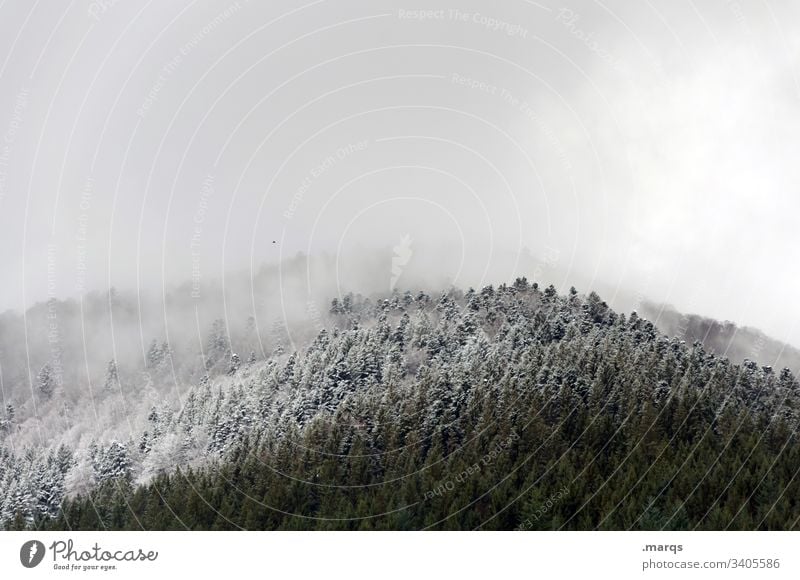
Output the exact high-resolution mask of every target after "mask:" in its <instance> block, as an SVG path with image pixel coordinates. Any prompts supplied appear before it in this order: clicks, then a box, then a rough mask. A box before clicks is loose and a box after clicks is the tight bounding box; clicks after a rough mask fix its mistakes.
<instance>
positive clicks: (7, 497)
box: [0, 279, 800, 530]
mask: <svg viewBox="0 0 800 580" xmlns="http://www.w3.org/2000/svg"><path fill="white" fill-rule="evenodd" d="M329 322H330V323H329V325H328V327H327V328H326V329H325V330H323V331H321V332H320V333H319V335H318V336H317V337H316V338H315V339H314V340H313V341H311V342H310V343H309V344H308V345H307V346H306V347H304V348H302V349H300V350H298V351H297V352H282V351H281V349H277V350H276V351H275V352H274V353H273V354H272V355H271V356H270V357H268V358H267V360H263V361H259V360H255V358H254V359H252V360H250V361H249V362H248V361H244V360H242V359H241V358H240V357H239V356H237V355H233V354H231V355H230V359H231V364H230V365H229V370H228V373H227V374H222V375H218V376H214V375H213V374H212V376H210V377H209V376H206V377H203V378H202V379H200V380H199V381H198V383H197V384H196V385H194V386H193V387H192V388H191V389H190V390H189V391H188V393H187V394H186V395H185V396H184V397H183V398H182V405H180V406H169V405H154V406H153V407H152V409H151V411H150V412H149V414H148V419H147V426H146V428H145V429H142V430H141V432H137V433H135V434H132V435H131V437H130V438H129V439H128V440H125V441H115V442H112V443H107V444H102V443H100V444H93V445H91V446H89V448H88V449H86V450H82V451H80V452H77V453H73V452H72V451H71V450H70V449H68V448H61V449H59V450H53V451H50V452H49V453H47V454H43V453H38V454H37V453H35V452H33V451H31V453H29V454H19V453H17V454H10V453H8V452H5V453H4V460H3V461H2V463H0V466H1V467H0V470H1V471H0V482H2V484H0V485H2V489H0V492H1V493H0V498H2V500H0V501H2V506H0V507H1V508H2V512H0V516H2V517H3V518H4V519H5V522H6V526H7V527H11V528H22V527H39V528H45V529H106V528H107V529H185V528H189V529H423V528H431V529H475V528H480V529H595V528H600V529H693V528H698V529H759V528H770V529H785V530H788V529H793V528H795V529H796V528H797V526H798V517H800V503H799V502H800V487H799V486H800V478H798V477H796V476H797V472H798V470H800V451H799V450H798V446H797V437H796V435H795V428H796V426H797V420H798V409H800V406H799V405H800V386H799V385H798V382H797V381H796V379H795V377H794V376H793V375H792V373H791V372H790V371H788V370H784V371H776V370H773V369H771V368H768V367H761V366H759V365H757V364H756V363H753V362H750V361H745V362H744V363H743V364H741V365H739V364H734V363H732V362H731V361H729V360H728V359H726V358H722V357H719V356H717V355H715V354H712V353H709V352H707V351H706V350H705V349H704V347H703V346H702V345H701V344H700V343H695V344H685V343H683V342H680V341H678V340H676V339H670V338H668V337H667V336H665V335H663V334H661V333H660V332H658V331H657V329H656V328H655V327H654V326H653V324H652V323H650V322H648V321H646V320H643V319H641V318H640V317H639V316H637V315H636V314H630V315H627V316H626V315H623V314H618V313H616V312H614V311H612V310H611V309H609V308H608V306H607V305H606V304H605V303H604V302H603V301H602V300H601V299H600V298H599V297H598V296H597V295H595V294H590V295H588V296H582V295H579V294H578V293H577V292H575V291H571V292H570V293H569V294H568V295H566V296H560V295H558V294H557V293H556V291H555V289H554V288H552V287H549V288H547V289H541V288H539V287H538V286H537V285H536V284H532V285H531V284H529V283H528V281H527V280H525V279H519V280H517V281H516V282H515V283H514V284H513V285H510V286H506V285H502V286H499V287H496V288H494V287H486V288H483V289H482V290H479V291H473V290H470V291H468V292H466V293H463V292H460V291H455V290H454V291H450V292H448V293H445V294H442V295H441V296H428V295H426V294H425V293H423V292H420V293H419V294H411V293H406V294H403V295H401V294H397V293H396V294H394V295H393V296H391V297H389V298H388V299H386V300H382V299H381V300H368V299H363V298H360V297H354V296H352V295H348V296H346V297H345V298H344V299H343V300H334V301H333V303H332V304H331V308H330V319H329ZM76 480H78V481H80V482H82V483H81V485H80V486H76V485H75V481H76ZM65 486H66V487H67V488H69V489H73V490H75V489H77V490H78V491H80V493H79V494H77V495H74V496H71V497H65V494H64V489H65Z"/></svg>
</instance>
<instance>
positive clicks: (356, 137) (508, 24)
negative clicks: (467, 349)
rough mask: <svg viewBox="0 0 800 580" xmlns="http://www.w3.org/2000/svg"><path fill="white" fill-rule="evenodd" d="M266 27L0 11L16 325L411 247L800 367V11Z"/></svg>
mask: <svg viewBox="0 0 800 580" xmlns="http://www.w3.org/2000/svg"><path fill="white" fill-rule="evenodd" d="M263 4H267V5H265V6H262V5H261V3H256V2H245V1H243V0H240V1H239V2H238V4H237V3H236V2H226V1H222V2H208V1H205V2H178V1H172V2H168V3H159V2H151V3H149V4H145V3H144V2H132V1H128V0H119V1H117V2H106V3H105V8H103V7H101V5H100V3H90V2H86V1H75V2H72V3H69V4H68V3H65V2H56V1H54V0H43V1H40V2H38V3H32V2H29V1H27V0H8V1H6V2H5V3H3V4H2V8H0V247H2V253H0V261H1V263H0V265H2V272H3V273H4V283H3V284H2V285H0V309H4V308H15V309H20V308H23V307H26V306H30V305H32V304H33V303H34V302H36V301H39V300H43V299H45V298H47V297H48V296H50V295H53V296H57V297H67V296H75V295H77V294H79V293H80V291H81V290H92V289H103V288H107V287H108V286H110V285H116V286H117V287H121V288H128V289H132V288H136V287H137V286H140V287H142V288H145V289H157V288H161V287H162V286H163V285H164V284H167V285H172V284H176V283H179V282H183V281H186V280H189V279H191V277H192V275H193V273H194V274H197V273H198V272H200V273H201V275H202V276H203V277H206V276H208V277H214V276H219V275H222V274H223V273H224V272H227V271H231V270H241V269H247V268H249V267H250V266H251V264H255V265H258V264H261V263H264V262H270V261H276V260H279V259H281V258H282V257H289V256H293V255H294V254H295V253H296V252H298V251H303V252H309V251H310V252H311V253H319V252H323V251H324V252H330V253H338V255H339V260H340V263H341V272H342V276H347V273H348V271H349V270H352V271H355V270H356V269H357V268H359V265H360V264H361V263H362V257H363V255H364V253H365V252H366V253H369V252H372V251H377V250H378V249H383V248H392V247H395V246H397V245H398V244H400V243H401V240H402V239H403V237H404V236H405V235H408V236H409V237H410V239H411V240H412V241H411V251H410V257H407V258H404V259H402V260H401V261H403V262H404V264H403V265H402V268H404V269H405V270H406V272H407V278H411V277H412V273H415V271H416V273H418V274H420V275H423V274H425V273H426V272H428V271H434V272H436V273H437V274H440V273H444V274H446V275H448V276H450V277H451V278H452V279H453V280H454V281H455V282H456V283H460V284H461V285H467V284H476V283H479V282H481V281H482V282H484V283H489V282H501V281H504V280H506V279H507V278H508V277H509V276H512V275H514V274H516V273H518V272H515V271H514V268H513V264H514V259H513V258H512V259H508V257H509V256H511V257H513V256H515V255H516V253H517V252H519V251H520V250H522V249H523V248H526V249H529V250H530V251H531V252H532V253H533V254H534V255H536V256H547V255H549V256H551V259H550V261H549V262H548V261H547V260H548V259H547V258H541V259H542V260H545V262H546V263H547V266H548V268H549V269H550V270H558V271H559V272H560V273H561V274H563V276H564V280H565V281H567V282H570V281H582V282H583V283H584V286H583V287H582V288H581V289H582V290H583V289H586V288H585V286H586V285H589V284H592V285H594V284H602V285H604V286H605V287H608V286H611V287H612V288H613V287H617V288H619V289H620V291H621V292H624V293H627V294H636V293H640V294H642V295H646V296H647V297H649V298H651V299H653V300H657V301H662V300H663V301H667V302H670V303H673V304H674V305H675V306H676V307H677V308H679V309H681V310H684V311H689V312H696V313H701V314H705V315H708V316H713V317H716V318H720V319H729V320H733V321H736V322H737V323H740V324H746V325H752V326H757V327H760V328H762V329H764V330H765V331H767V332H768V333H770V334H772V335H774V336H776V337H778V338H781V339H784V340H788V341H791V342H794V343H795V344H798V343H800V330H798V329H797V328H795V325H794V322H795V320H797V315H798V314H800V309H799V308H798V306H797V300H796V294H797V291H798V287H799V284H798V282H800V262H798V261H797V259H796V256H797V253H798V249H800V240H799V239H798V236H797V234H796V230H797V226H796V225H795V220H796V219H797V217H798V215H800V190H799V189H800V185H799V184H800V164H798V161H797V160H798V159H800V85H799V83H798V77H799V76H800V7H799V6H798V3H796V2H791V1H788V0H787V1H781V2H768V3H767V2H758V3H756V2H741V3H740V2H729V1H722V0H720V1H715V2H702V3H693V2H682V1H670V2H636V3H633V2H623V1H614V2H606V3H599V2H591V1H581V2H572V3H566V4H561V3H557V2H552V1H550V0H541V2H529V1H527V0H509V1H506V2H502V3H497V2H488V1H483V2H460V3H459V5H460V6H461V8H460V9H459V10H460V11H461V13H460V14H455V13H454V12H450V10H449V7H450V5H448V4H439V3H437V2H425V3H424V6H425V7H426V8H429V9H432V10H442V12H439V13H434V14H433V15H432V17H431V18H429V19H426V20H420V19H419V18H416V17H414V16H410V17H409V16H408V13H407V12H401V11H409V10H412V9H418V8H419V7H420V3H415V4H404V3H398V2H385V1H375V0H370V1H366V0H364V1H336V2H333V1H324V0H320V1H317V2H313V1H312V2H309V3H308V4H306V5H302V4H300V3H298V2H290V1H286V0H283V1H270V2H269V3H263ZM231 7H233V8H231ZM226 10H227V12H226ZM401 15H402V16H401ZM488 18H491V19H494V22H497V23H498V29H497V30H493V29H492V28H491V23H492V21H489V20H487V19H488ZM454 75H457V76H454ZM472 81H475V82H476V83H478V86H475V87H474V88H472V87H470V86H469V84H470V83H472ZM465 83H466V84H465ZM480 83H484V85H480ZM358 143H361V145H359V146H357V147H350V148H349V149H348V146H349V145H353V144H358ZM329 157H330V158H332V159H333V161H332V162H325V160H326V159H327V158H329ZM209 175H212V176H213V186H212V187H211V188H209V187H207V186H206V187H205V188H204V185H203V184H204V182H205V181H206V180H207V178H208V176H209ZM305 180H307V181H305ZM304 181H305V185H304ZM203 203H205V204H206V205H207V208H206V209H205V210H204V211H202V210H201V206H202V204H203ZM197 222H201V223H199V224H198V223H197ZM197 230H199V231H197ZM84 234H85V235H84ZM193 236H194V238H193ZM82 237H85V241H84V240H82V239H80V238H82ZM193 239H194V241H195V242H196V244H195V246H194V248H193V247H192V240H193ZM272 240H276V241H278V242H279V243H278V244H272ZM193 252H194V254H193ZM403 252H404V251H403ZM403 252H401V253H403ZM405 254H408V252H405ZM552 256H557V258H555V259H552ZM391 267H392V265H391V264H388V263H387V265H386V271H385V272H376V274H375V275H376V276H381V277H385V278H386V279H387V280H388V279H389V277H390V275H391ZM529 275H530V273H529ZM482 277H483V279H481V278H482Z"/></svg>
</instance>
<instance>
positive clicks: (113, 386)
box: [103, 359, 120, 393]
mask: <svg viewBox="0 0 800 580" xmlns="http://www.w3.org/2000/svg"><path fill="white" fill-rule="evenodd" d="M103 389H104V390H105V391H106V392H107V393H111V392H115V391H118V390H119V389H120V382H119V373H118V372H117V361H115V360H114V359H111V360H110V361H108V365H107V366H106V376H105V381H104V382H103Z"/></svg>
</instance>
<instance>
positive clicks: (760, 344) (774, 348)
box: [641, 301, 800, 372]
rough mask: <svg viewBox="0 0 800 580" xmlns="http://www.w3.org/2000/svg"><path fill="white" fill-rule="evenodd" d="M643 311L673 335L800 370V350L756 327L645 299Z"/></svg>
mask: <svg viewBox="0 0 800 580" xmlns="http://www.w3.org/2000/svg"><path fill="white" fill-rule="evenodd" d="M641 314H642V316H644V317H645V318H647V319H648V320H652V321H653V323H654V324H655V325H656V326H657V327H658V328H659V329H660V330H662V331H663V332H664V333H665V334H667V335H669V336H680V337H682V338H683V339H684V340H686V341H687V342H695V341H700V342H702V343H703V346H705V347H706V349H707V350H710V351H712V352H714V353H716V354H718V355H722V356H725V357H727V358H729V359H731V360H732V361H735V362H740V361H743V360H744V359H750V360H756V361H759V362H761V363H762V364H765V365H770V366H773V367H776V368H789V369H792V370H793V371H795V372H797V371H798V370H800V350H798V349H796V348H794V347H792V346H790V345H788V344H786V343H784V342H781V341H779V340H775V339H774V338H771V337H769V336H767V335H766V334H764V333H763V332H761V331H760V330H758V329H755V328H749V327H740V326H737V325H736V324H734V323H733V322H729V321H726V322H720V321H718V320H714V319H712V318H707V317H705V316H699V315H697V314H682V313H680V312H678V311H677V310H675V308H674V307H672V306H668V305H663V304H662V305H657V304H654V303H652V302H647V301H644V302H643V303H642V304H641Z"/></svg>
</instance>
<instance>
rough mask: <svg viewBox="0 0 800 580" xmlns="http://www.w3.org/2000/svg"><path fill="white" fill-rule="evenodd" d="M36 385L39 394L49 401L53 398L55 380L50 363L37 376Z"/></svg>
mask: <svg viewBox="0 0 800 580" xmlns="http://www.w3.org/2000/svg"><path fill="white" fill-rule="evenodd" d="M36 385H37V387H38V389H39V393H40V394H41V395H42V396H43V397H44V398H46V399H49V398H50V397H52V396H53V392H54V391H55V378H54V376H53V368H52V367H51V366H50V363H45V365H44V366H43V367H42V368H41V370H40V371H39V373H38V374H37V375H36Z"/></svg>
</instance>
